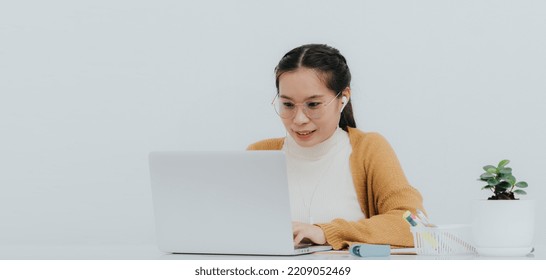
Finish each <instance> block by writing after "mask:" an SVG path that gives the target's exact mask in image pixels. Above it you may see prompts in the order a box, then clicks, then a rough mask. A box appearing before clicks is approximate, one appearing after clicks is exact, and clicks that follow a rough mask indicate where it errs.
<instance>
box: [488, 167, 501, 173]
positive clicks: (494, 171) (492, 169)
mask: <svg viewBox="0 0 546 280" xmlns="http://www.w3.org/2000/svg"><path fill="white" fill-rule="evenodd" d="M487 173H491V174H497V173H499V171H498V170H497V169H496V168H489V169H487Z"/></svg>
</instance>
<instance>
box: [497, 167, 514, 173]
mask: <svg viewBox="0 0 546 280" xmlns="http://www.w3.org/2000/svg"><path fill="white" fill-rule="evenodd" d="M499 173H500V174H512V168H510V167H503V168H500V169H499Z"/></svg>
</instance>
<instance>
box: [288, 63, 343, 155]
mask: <svg viewBox="0 0 546 280" xmlns="http://www.w3.org/2000/svg"><path fill="white" fill-rule="evenodd" d="M336 94H337V92H333V91H332V90H330V89H328V88H327V87H326V85H325V84H324V83H323V82H322V81H321V79H320V78H319V76H318V74H317V72H315V70H313V69H309V68H304V67H300V68H298V69H297V70H295V71H291V72H286V73H283V74H282V75H281V76H280V77H279V101H280V102H281V104H287V105H288V106H292V104H308V105H313V106H315V105H317V104H318V103H320V104H319V105H318V106H324V105H326V104H328V103H329V102H330V101H331V103H330V104H329V105H327V106H326V107H324V108H321V109H320V110H321V112H322V113H321V114H320V117H318V118H310V117H309V116H308V115H306V114H305V113H304V112H303V107H304V106H302V105H299V106H296V107H293V108H294V109H293V110H295V111H296V112H295V113H294V116H293V117H291V118H281V120H282V122H283V124H284V127H285V128H286V131H287V132H288V133H289V134H290V136H292V138H294V140H295V141H296V143H298V144H299V145H300V146H302V147H312V146H314V145H316V144H319V143H321V142H323V141H324V140H326V139H328V138H329V137H330V136H332V134H333V133H334V131H335V130H336V128H337V127H338V124H339V119H340V117H341V113H340V110H341V108H342V103H341V96H339V97H340V98H335V97H336ZM342 94H343V95H345V96H346V97H347V98H348V97H349V94H350V91H348V90H346V91H345V92H343V93H342ZM309 115H311V114H309Z"/></svg>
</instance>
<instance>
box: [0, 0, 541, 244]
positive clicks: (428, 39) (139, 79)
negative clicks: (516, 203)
mask: <svg viewBox="0 0 546 280" xmlns="http://www.w3.org/2000/svg"><path fill="white" fill-rule="evenodd" d="M545 34H546V2H544V1H540V0H537V1H531V0H524V1H493V0H490V1H484V0H480V1H470V0H465V1H438V0H429V1H425V0H421V1H403V0H398V1H357V0H354V1H335V2H334V1H311V0H309V1H294V0H289V1H288V0H283V1H280V0H277V1H252V0H239V1H219V0H218V1H211V0H209V1H174V0H172V1H167V0H162V1H129V0H108V1H106V0H94V1H68V0H65V1H61V0H52V1H37V0H34V1H32V0H29V1H10V2H7V1H3V2H1V3H0V221H1V222H0V245H1V244H15V243H25V244H91V245H92V244H110V243H112V244H114V243H115V244H144V243H152V242H154V229H153V217H152V205H151V193H150V187H149V175H148V165H147V154H148V152H150V151H152V150H176V149H184V150H188V149H189V150H192V149H195V150H197V149H199V150H211V149H212V150H241V149H244V148H245V147H246V146H247V145H248V144H249V143H252V142H254V141H257V140H260V139H263V138H268V137H277V136H282V135H283V134H284V133H283V128H282V125H281V122H280V121H279V120H278V118H277V117H276V115H275V113H274V112H273V111H272V109H271V107H270V105H269V102H270V101H271V99H272V98H273V95H274V91H275V88H274V76H273V68H274V66H275V65H276V63H277V62H278V60H279V59H280V58H281V56H282V55H283V54H284V53H285V52H287V51H288V50H290V49H291V48H293V47H296V46H299V45H301V44H305V43H314V42H319V43H327V44H330V45H332V46H335V47H337V48H339V49H340V50H341V52H342V53H343V54H344V55H345V56H346V58H347V60H348V62H349V66H350V67H351V70H352V73H353V83H352V88H353V99H352V100H353V103H354V107H355V115H356V119H357V124H358V126H359V127H360V128H361V129H363V130H365V131H378V132H380V133H382V134H383V135H384V136H385V137H386V138H387V139H388V140H389V141H390V143H391V144H392V146H393V147H394V149H395V150H396V152H397V154H398V156H399V158H400V161H401V163H402V165H403V167H404V169H405V171H406V173H407V176H408V178H409V179H410V181H411V182H412V184H413V185H415V186H416V187H417V188H418V189H419V190H420V191H421V193H422V194H423V196H424V199H425V207H426V209H427V210H428V212H429V214H430V216H431V218H432V220H433V221H435V222H436V223H438V224H442V223H466V222H470V215H471V210H470V205H471V202H472V201H473V200H476V199H484V198H486V197H488V196H489V193H487V192H485V191H480V187H481V183H480V182H477V181H476V180H475V179H476V178H477V177H478V176H479V175H480V173H481V166H483V165H486V164H495V163H497V162H498V161H500V160H501V159H504V158H508V159H511V160H512V162H513V163H512V164H511V166H512V167H513V168H514V174H515V175H516V177H517V178H518V179H524V180H526V181H527V182H528V183H529V185H530V187H529V188H528V193H529V195H528V196H527V198H532V199H536V200H538V201H539V205H538V206H539V209H538V213H539V215H538V219H537V242H539V243H544V242H545V240H543V239H544V238H543V236H546V225H545V223H544V218H543V216H544V213H546V206H545V205H544V198H545V193H546V191H545V189H546V183H545V182H544V180H543V179H541V178H543V177H542V176H543V173H544V169H545V165H544V160H545V159H546V149H545V148H544V143H546V132H545V129H544V124H543V122H544V120H545V119H546V113H545V111H544V107H545V105H546V97H545V95H546V51H545V50H546V36H545ZM211 207H213V206H211ZM501 215H502V214H501ZM508 222H509V221H508Z"/></svg>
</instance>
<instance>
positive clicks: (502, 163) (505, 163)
mask: <svg viewBox="0 0 546 280" xmlns="http://www.w3.org/2000/svg"><path fill="white" fill-rule="evenodd" d="M508 163H510V161H509V160H507V159H504V160H501V161H500V162H499V166H498V168H499V169H501V168H503V167H505V166H506V165H507V164H508Z"/></svg>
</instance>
